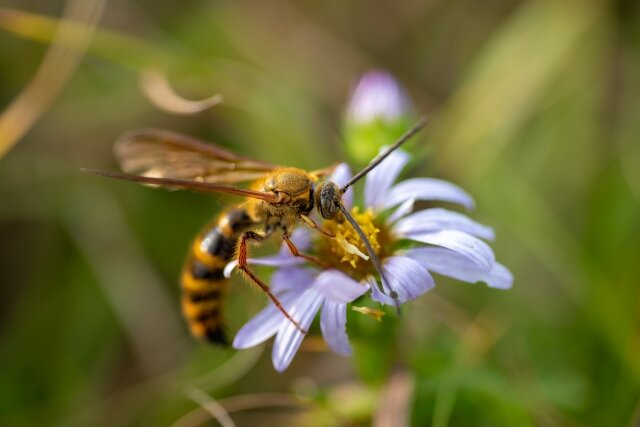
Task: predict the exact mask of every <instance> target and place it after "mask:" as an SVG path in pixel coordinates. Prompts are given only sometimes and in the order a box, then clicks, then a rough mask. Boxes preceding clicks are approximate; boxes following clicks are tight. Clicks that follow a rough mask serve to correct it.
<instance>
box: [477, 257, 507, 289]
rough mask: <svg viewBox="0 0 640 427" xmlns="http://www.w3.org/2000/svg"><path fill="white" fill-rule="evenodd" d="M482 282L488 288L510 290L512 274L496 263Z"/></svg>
mask: <svg viewBox="0 0 640 427" xmlns="http://www.w3.org/2000/svg"><path fill="white" fill-rule="evenodd" d="M484 282H485V283H486V284H487V285H488V286H489V287H490V288H496V289H511V286H513V274H511V272H510V271H509V269H508V268H507V267H505V266H504V265H502V264H500V263H499V262H496V263H495V264H494V265H493V268H492V269H491V272H489V274H488V275H487V278H486V280H485V281H484Z"/></svg>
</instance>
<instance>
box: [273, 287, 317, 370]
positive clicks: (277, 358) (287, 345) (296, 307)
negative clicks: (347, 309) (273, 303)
mask: <svg viewBox="0 0 640 427" xmlns="http://www.w3.org/2000/svg"><path fill="white" fill-rule="evenodd" d="M322 300H323V298H322V295H320V294H319V293H318V292H316V291H315V290H314V289H313V288H310V289H307V290H306V291H304V292H303V293H302V295H301V296H300V297H299V298H298V299H297V301H295V303H294V304H293V306H292V307H291V308H290V309H289V310H288V312H289V314H290V315H291V316H292V317H293V318H294V319H296V320H297V321H298V323H299V324H300V326H301V327H302V328H303V329H309V326H310V325H311V322H312V321H313V318H314V317H315V315H316V313H317V312H318V309H319V308H320V305H321V304H322ZM303 338H304V334H303V333H302V332H300V331H299V330H298V329H297V328H296V327H295V325H294V324H293V323H292V322H290V321H288V320H287V321H286V322H285V323H283V324H282V326H281V328H280V329H279V331H278V334H277V335H276V339H275V341H274V343H273V352H272V353H271V358H272V360H273V367H274V368H275V369H276V371H278V372H282V371H284V370H285V369H287V367H288V366H289V365H290V364H291V361H292V360H293V357H294V356H295V355H296V352H297V351H298V348H300V344H301V343H302V340H303Z"/></svg>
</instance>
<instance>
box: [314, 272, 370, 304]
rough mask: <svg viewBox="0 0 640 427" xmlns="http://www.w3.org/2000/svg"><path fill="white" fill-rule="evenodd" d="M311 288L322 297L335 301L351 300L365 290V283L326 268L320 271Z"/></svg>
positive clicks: (344, 301) (345, 301)
mask: <svg viewBox="0 0 640 427" xmlns="http://www.w3.org/2000/svg"><path fill="white" fill-rule="evenodd" d="M313 289H315V290H316V291H317V292H318V293H319V294H321V295H322V296H323V297H324V298H327V299H328V300H330V301H333V302H336V303H347V302H351V301H353V300H355V299H356V298H358V297H359V296H360V295H362V294H364V293H365V292H366V291H367V287H366V286H365V285H363V284H362V283H359V282H356V281H355V280H353V279H352V278H350V277H349V276H347V275H346V274H344V273H343V272H341V271H338V270H326V271H323V272H322V273H320V275H319V276H318V277H317V278H316V281H315V282H314V284H313Z"/></svg>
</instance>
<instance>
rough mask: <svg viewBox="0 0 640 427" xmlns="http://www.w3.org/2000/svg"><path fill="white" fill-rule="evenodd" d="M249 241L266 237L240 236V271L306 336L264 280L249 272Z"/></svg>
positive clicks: (246, 234)
mask: <svg viewBox="0 0 640 427" xmlns="http://www.w3.org/2000/svg"><path fill="white" fill-rule="evenodd" d="M249 240H252V241H256V242H260V241H262V240H264V236H263V235H261V234H258V233H255V232H253V231H247V232H245V233H244V234H243V235H242V236H240V243H239V245H238V270H240V271H242V272H243V273H244V274H246V275H247V277H249V279H250V280H251V281H252V282H253V283H255V284H256V285H258V286H259V287H260V289H262V290H263V291H264V292H265V293H266V294H267V296H268V297H269V299H270V300H271V302H273V304H274V305H275V306H276V307H277V308H278V310H280V312H282V314H284V317H286V318H287V319H288V320H289V321H290V322H291V323H293V325H294V326H295V327H296V328H297V329H298V330H299V331H300V332H302V333H303V334H306V333H307V331H306V330H304V329H303V328H302V327H301V326H300V324H299V323H298V322H297V321H296V320H295V319H294V318H293V317H291V315H290V314H289V313H287V310H285V308H284V307H283V306H282V304H281V303H280V300H279V299H278V298H277V297H276V296H275V295H274V294H273V293H271V290H270V289H269V286H267V285H266V284H265V283H264V282H263V281H262V280H260V279H259V278H258V276H256V275H255V274H254V273H253V272H252V271H251V270H249V267H248V266H247V241H249Z"/></svg>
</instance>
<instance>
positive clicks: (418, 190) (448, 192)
mask: <svg viewBox="0 0 640 427" xmlns="http://www.w3.org/2000/svg"><path fill="white" fill-rule="evenodd" d="M381 197H382V198H383V206H382V207H383V208H385V209H386V208H390V207H392V206H396V205H399V204H401V203H403V202H405V201H406V200H410V199H415V200H439V201H443V202H452V203H457V204H459V205H462V206H464V207H466V208H467V209H471V208H473V206H474V203H473V198H471V196H470V195H469V194H468V193H467V192H466V191H464V190H463V189H461V188H460V187H458V186H457V185H455V184H452V183H450V182H447V181H443V180H441V179H435V178H412V179H407V180H405V181H402V182H400V183H398V184H397V185H395V186H393V187H392V188H391V190H390V191H388V192H387V191H386V189H385V194H383V195H382V196H381Z"/></svg>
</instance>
